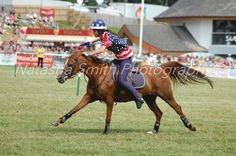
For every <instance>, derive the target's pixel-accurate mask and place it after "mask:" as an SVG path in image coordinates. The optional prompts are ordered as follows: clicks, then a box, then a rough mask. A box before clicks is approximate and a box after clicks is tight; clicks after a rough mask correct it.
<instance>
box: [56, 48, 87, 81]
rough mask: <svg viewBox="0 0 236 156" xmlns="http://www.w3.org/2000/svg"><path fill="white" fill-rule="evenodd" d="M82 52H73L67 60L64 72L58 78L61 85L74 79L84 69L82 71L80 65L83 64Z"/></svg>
mask: <svg viewBox="0 0 236 156" xmlns="http://www.w3.org/2000/svg"><path fill="white" fill-rule="evenodd" d="M81 53H82V52H81V51H76V52H73V53H72V54H71V55H70V56H69V57H68V58H67V60H66V62H65V65H64V68H63V70H62V72H61V73H60V74H59V75H58V76H57V81H58V82H59V83H61V84H62V83H64V82H65V81H66V80H67V79H71V78H74V77H75V76H76V75H77V73H79V72H80V71H81V70H82V69H80V68H81V67H80V64H81V63H82V60H83V59H82V57H83V56H82V54H81Z"/></svg>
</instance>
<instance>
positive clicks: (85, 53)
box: [82, 52, 90, 57]
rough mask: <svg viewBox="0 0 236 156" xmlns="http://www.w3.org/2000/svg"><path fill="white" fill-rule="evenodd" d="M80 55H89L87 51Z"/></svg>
mask: <svg viewBox="0 0 236 156" xmlns="http://www.w3.org/2000/svg"><path fill="white" fill-rule="evenodd" d="M82 55H83V56H85V57H89V56H90V55H89V54H88V52H83V53H82Z"/></svg>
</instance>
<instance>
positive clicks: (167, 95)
mask: <svg viewBox="0 0 236 156" xmlns="http://www.w3.org/2000/svg"><path fill="white" fill-rule="evenodd" d="M159 96H160V97H161V98H162V99H163V100H164V101H166V102H167V103H168V104H169V105H170V106H171V107H172V108H173V109H174V110H175V112H176V113H177V114H178V115H179V116H180V118H181V120H182V122H183V123H184V125H185V127H187V128H188V129H190V130H191V131H196V127H194V126H193V125H192V124H191V123H190V122H189V120H188V119H187V117H186V116H185V115H184V113H183V111H182V109H181V106H180V105H179V104H178V103H177V102H176V101H175V99H174V96H173V93H172V90H171V89H163V90H162V92H161V93H159Z"/></svg>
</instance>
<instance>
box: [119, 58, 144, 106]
mask: <svg viewBox="0 0 236 156" xmlns="http://www.w3.org/2000/svg"><path fill="white" fill-rule="evenodd" d="M118 61H119V75H118V79H117V82H118V83H119V84H120V85H121V86H122V87H123V88H125V89H126V90H127V91H129V92H130V93H131V94H132V95H133V96H134V97H135V102H136V105H137V108H138V109H139V108H141V107H142V104H143V103H144V101H143V100H142V95H141V94H140V93H139V92H138V91H137V90H136V89H135V88H134V86H133V85H132V84H130V83H129V82H128V81H127V76H128V74H129V72H130V70H131V68H132V58H129V59H125V60H118Z"/></svg>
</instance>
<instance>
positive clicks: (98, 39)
mask: <svg viewBox="0 0 236 156" xmlns="http://www.w3.org/2000/svg"><path fill="white" fill-rule="evenodd" d="M100 40H101V39H100V38H99V37H97V38H95V39H94V40H92V41H90V43H94V42H97V41H100Z"/></svg>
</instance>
